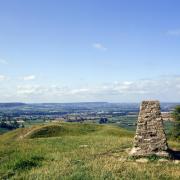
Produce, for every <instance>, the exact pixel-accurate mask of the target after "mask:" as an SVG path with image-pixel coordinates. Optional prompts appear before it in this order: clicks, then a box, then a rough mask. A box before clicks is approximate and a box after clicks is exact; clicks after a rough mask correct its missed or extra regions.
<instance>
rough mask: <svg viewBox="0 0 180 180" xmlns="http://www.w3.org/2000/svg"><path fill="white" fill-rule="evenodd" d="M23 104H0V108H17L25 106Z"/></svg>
mask: <svg viewBox="0 0 180 180" xmlns="http://www.w3.org/2000/svg"><path fill="white" fill-rule="evenodd" d="M25 105H26V104H25V103H19V102H17V103H16V102H13V103H0V108H12V107H19V106H25Z"/></svg>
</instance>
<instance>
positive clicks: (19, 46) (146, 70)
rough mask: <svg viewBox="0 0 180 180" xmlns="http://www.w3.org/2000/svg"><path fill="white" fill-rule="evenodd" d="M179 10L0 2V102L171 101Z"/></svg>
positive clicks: (177, 81)
mask: <svg viewBox="0 0 180 180" xmlns="http://www.w3.org/2000/svg"><path fill="white" fill-rule="evenodd" d="M179 7H180V1H179V0H151V1H145V0H136V1H134V0H86V1H84V0H76V1H75V0H38V1H37V0H31V1H24V0H6V1H4V0H0V102H15V101H16V102H17V101H18V102H20V101H21V102H80V101H108V102H139V101H141V100H143V99H159V100H160V101H164V102H167V101H171V102H178V101H179V100H180V11H179Z"/></svg>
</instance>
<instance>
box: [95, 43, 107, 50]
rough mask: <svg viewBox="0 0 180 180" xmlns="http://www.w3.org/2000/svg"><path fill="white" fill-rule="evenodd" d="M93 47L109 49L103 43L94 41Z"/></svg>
mask: <svg viewBox="0 0 180 180" xmlns="http://www.w3.org/2000/svg"><path fill="white" fill-rule="evenodd" d="M93 47H94V48H96V49H99V50H103V51H106V50H107V48H106V47H104V46H103V45H102V44H101V43H94V44H93Z"/></svg>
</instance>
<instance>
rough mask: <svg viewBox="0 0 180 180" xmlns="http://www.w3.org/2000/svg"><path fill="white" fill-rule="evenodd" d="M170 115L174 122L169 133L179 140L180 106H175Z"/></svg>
mask: <svg viewBox="0 0 180 180" xmlns="http://www.w3.org/2000/svg"><path fill="white" fill-rule="evenodd" d="M172 116H173V118H174V121H175V122H174V126H173V129H172V133H171V135H172V137H173V138H174V139H176V140H180V106H176V107H175V109H174V111H173V113H172Z"/></svg>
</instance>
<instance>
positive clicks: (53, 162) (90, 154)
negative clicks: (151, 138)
mask: <svg viewBox="0 0 180 180" xmlns="http://www.w3.org/2000/svg"><path fill="white" fill-rule="evenodd" d="M133 136H134V135H133V133H132V132H130V131H127V130H125V129H121V128H118V127H114V126H107V125H97V124H78V123H59V124H58V123H56V124H49V125H38V126H33V127H30V128H23V129H17V130H14V131H11V132H8V133H5V134H3V135H1V136H0V162H1V163H0V179H33V180H34V179H75V180H77V179H85V180H88V179H92V180H94V179H125V180H127V179H133V180H134V179H139V180H142V179H143V180H144V179H179V178H180V164H175V163H173V162H171V161H168V162H159V161H157V160H156V159H153V158H152V159H150V160H149V162H148V163H142V162H136V161H135V160H132V159H128V151H129V150H130V148H131V147H132V141H133ZM169 145H170V147H171V148H175V149H180V144H178V143H176V142H173V141H169Z"/></svg>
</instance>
